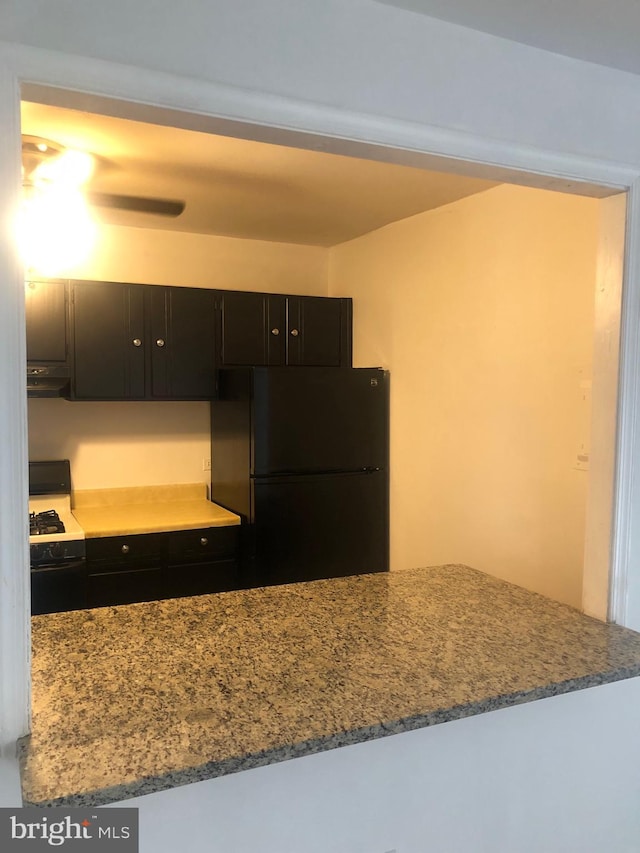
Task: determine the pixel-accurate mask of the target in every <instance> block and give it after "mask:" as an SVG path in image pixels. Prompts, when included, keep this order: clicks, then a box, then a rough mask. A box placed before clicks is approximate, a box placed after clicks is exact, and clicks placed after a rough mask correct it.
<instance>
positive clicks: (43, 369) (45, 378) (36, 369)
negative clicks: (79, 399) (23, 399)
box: [27, 364, 69, 397]
mask: <svg viewBox="0 0 640 853" xmlns="http://www.w3.org/2000/svg"><path fill="white" fill-rule="evenodd" d="M68 395H69V368H68V366H67V365H66V364H27V397H67V396H68Z"/></svg>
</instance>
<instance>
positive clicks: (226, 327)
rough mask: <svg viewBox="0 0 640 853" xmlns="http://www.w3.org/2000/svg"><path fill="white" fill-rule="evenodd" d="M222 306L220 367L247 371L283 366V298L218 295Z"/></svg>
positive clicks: (263, 294)
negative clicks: (250, 367)
mask: <svg viewBox="0 0 640 853" xmlns="http://www.w3.org/2000/svg"><path fill="white" fill-rule="evenodd" d="M219 296H220V298H221V304H222V334H221V341H220V363H221V365H224V366H234V367H247V366H251V365H260V366H262V367H267V366H269V365H277V364H284V361H285V353H286V342H287V336H286V297H284V296H278V295H275V296H274V295H273V294H267V293H236V292H235V291H232V292H227V293H223V292H219Z"/></svg>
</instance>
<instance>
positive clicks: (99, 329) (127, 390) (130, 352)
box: [72, 281, 145, 400]
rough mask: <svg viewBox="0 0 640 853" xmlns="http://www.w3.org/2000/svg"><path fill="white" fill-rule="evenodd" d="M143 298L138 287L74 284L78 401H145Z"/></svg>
mask: <svg viewBox="0 0 640 853" xmlns="http://www.w3.org/2000/svg"><path fill="white" fill-rule="evenodd" d="M144 292H145V287H144V286H142V285H136V284H119V283H114V282H98V281H90V282H73V283H72V305H73V384H72V388H73V397H74V398H75V399H79V400H137V399H144V395H145V333H144V305H143V303H144Z"/></svg>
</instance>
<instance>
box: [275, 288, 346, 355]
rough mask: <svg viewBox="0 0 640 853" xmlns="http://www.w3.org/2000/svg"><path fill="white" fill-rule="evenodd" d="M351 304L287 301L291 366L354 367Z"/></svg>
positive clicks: (308, 298) (296, 298) (314, 299)
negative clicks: (352, 363)
mask: <svg viewBox="0 0 640 853" xmlns="http://www.w3.org/2000/svg"><path fill="white" fill-rule="evenodd" d="M350 330H351V300H350V299H326V298H324V297H320V296H289V297H287V364H292V365H302V366H304V367H350V366H351V334H350Z"/></svg>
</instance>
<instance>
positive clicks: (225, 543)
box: [168, 527, 239, 565]
mask: <svg viewBox="0 0 640 853" xmlns="http://www.w3.org/2000/svg"><path fill="white" fill-rule="evenodd" d="M238 530H239V528H238V527H203V528H201V529H199V530H176V531H174V532H172V533H169V534H168V537H169V563H172V564H173V565H176V564H180V563H191V562H193V561H196V560H218V559H224V558H225V557H234V556H235V555H236V552H237V549H238Z"/></svg>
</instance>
